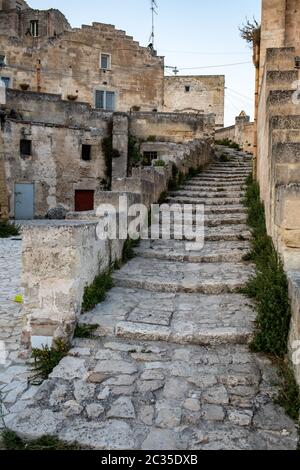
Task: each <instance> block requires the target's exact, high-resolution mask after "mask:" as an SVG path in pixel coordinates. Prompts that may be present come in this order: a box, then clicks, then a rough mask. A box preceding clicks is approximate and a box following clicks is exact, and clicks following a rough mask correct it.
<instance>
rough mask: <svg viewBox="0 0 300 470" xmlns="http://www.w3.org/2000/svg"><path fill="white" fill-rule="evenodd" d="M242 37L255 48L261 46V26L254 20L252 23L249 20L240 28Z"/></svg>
mask: <svg viewBox="0 0 300 470" xmlns="http://www.w3.org/2000/svg"><path fill="white" fill-rule="evenodd" d="M239 30H240V33H241V37H242V38H243V39H244V40H245V41H246V42H248V43H249V44H253V45H254V46H259V44H260V39H261V25H260V24H259V23H258V21H257V20H256V19H255V18H253V20H252V21H250V20H248V19H247V21H246V23H245V24H244V25H242V26H241V27H240V28H239Z"/></svg>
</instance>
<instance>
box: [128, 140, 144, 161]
mask: <svg viewBox="0 0 300 470" xmlns="http://www.w3.org/2000/svg"><path fill="white" fill-rule="evenodd" d="M128 160H129V162H130V164H131V165H132V166H133V167H136V166H139V165H140V164H141V163H142V161H143V155H142V154H141V152H140V150H139V140H138V139H136V138H135V137H133V136H131V135H130V136H129V138H128Z"/></svg>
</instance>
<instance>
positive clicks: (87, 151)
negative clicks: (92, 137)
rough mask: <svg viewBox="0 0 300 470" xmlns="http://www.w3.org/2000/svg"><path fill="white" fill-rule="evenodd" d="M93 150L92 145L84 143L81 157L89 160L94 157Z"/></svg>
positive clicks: (86, 160)
mask: <svg viewBox="0 0 300 470" xmlns="http://www.w3.org/2000/svg"><path fill="white" fill-rule="evenodd" d="M91 150H92V147H91V145H87V144H83V145H82V147H81V159H82V160H84V161H85V162H89V161H90V160H91V159H92V155H91Z"/></svg>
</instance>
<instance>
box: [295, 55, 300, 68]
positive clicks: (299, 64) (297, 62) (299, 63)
mask: <svg viewBox="0 0 300 470" xmlns="http://www.w3.org/2000/svg"><path fill="white" fill-rule="evenodd" d="M295 68H296V69H300V57H299V56H297V57H295Z"/></svg>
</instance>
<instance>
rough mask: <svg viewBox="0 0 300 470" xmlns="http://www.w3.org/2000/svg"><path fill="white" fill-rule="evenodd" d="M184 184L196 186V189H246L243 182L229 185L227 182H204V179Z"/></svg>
mask: <svg viewBox="0 0 300 470" xmlns="http://www.w3.org/2000/svg"><path fill="white" fill-rule="evenodd" d="M186 184H188V185H189V186H196V187H197V188H198V187H200V188H201V187H205V188H206V187H210V188H220V187H221V188H223V187H224V188H227V187H230V188H235V189H237V188H241V189H246V185H245V183H244V181H243V182H241V183H240V182H238V183H230V182H228V181H220V182H218V181H211V180H206V179H205V178H203V179H201V180H198V181H194V180H190V181H187V182H186Z"/></svg>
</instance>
